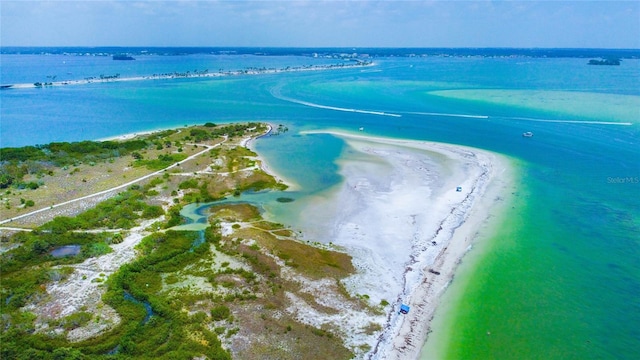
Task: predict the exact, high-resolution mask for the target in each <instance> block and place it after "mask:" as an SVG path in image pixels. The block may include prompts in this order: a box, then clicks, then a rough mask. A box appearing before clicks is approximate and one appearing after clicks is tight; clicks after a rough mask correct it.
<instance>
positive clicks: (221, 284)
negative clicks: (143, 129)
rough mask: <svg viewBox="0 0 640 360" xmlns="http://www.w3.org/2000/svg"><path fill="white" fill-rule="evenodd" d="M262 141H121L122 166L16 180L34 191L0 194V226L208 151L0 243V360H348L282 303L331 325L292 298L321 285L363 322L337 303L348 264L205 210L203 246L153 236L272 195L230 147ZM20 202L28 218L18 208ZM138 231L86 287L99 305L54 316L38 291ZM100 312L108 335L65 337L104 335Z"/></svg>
mask: <svg viewBox="0 0 640 360" xmlns="http://www.w3.org/2000/svg"><path fill="white" fill-rule="evenodd" d="M249 129H252V130H249ZM263 131H264V127H261V126H256V125H255V124H253V125H245V127H244V128H242V127H241V126H238V125H232V126H230V127H216V126H199V127H192V128H183V129H178V130H173V131H163V132H160V133H156V134H151V135H146V136H144V137H141V138H138V139H134V140H132V141H135V143H134V144H135V145H136V147H135V151H132V152H131V153H129V154H127V155H125V156H119V157H115V156H114V157H112V158H104V159H103V160H104V161H93V162H92V163H91V164H89V163H88V162H85V160H86V159H84V160H83V158H82V157H80V155H77V156H76V157H75V158H74V161H75V163H74V164H73V165H72V166H68V165H64V166H61V167H58V168H56V167H53V168H51V167H50V168H48V169H49V171H47V172H46V173H35V172H34V173H31V174H26V175H24V177H22V178H21V180H20V181H22V182H25V181H26V182H27V183H28V182H30V181H35V180H38V181H40V182H41V184H40V185H39V186H38V187H35V186H34V188H28V187H26V188H18V187H15V186H13V185H10V186H8V187H6V188H5V189H3V191H4V194H3V199H2V201H3V204H5V210H7V211H3V212H2V216H3V218H5V217H10V216H15V215H18V214H21V213H25V212H28V211H30V210H31V209H33V208H38V206H39V205H41V204H48V206H50V204H55V203H59V202H61V201H66V200H70V199H73V198H77V197H79V196H83V195H88V194H90V193H93V192H97V191H101V190H105V189H108V188H110V187H113V186H118V185H120V184H124V183H127V182H129V181H131V180H133V179H136V178H138V177H140V176H143V175H145V174H149V173H151V172H152V171H154V170H155V169H157V168H159V165H158V162H156V161H155V160H153V161H151V160H150V159H158V160H161V161H166V162H165V163H163V164H162V166H168V165H170V164H171V163H173V162H175V161H179V160H180V159H184V158H186V157H187V156H189V155H190V154H195V153H197V152H199V151H201V150H202V149H203V147H202V145H205V144H206V145H209V146H213V145H217V147H216V148H215V149H213V150H211V151H208V152H206V153H205V154H203V155H202V156H200V157H197V158H195V159H192V160H190V161H186V162H184V163H182V164H181V165H180V166H179V167H176V168H174V169H171V170H170V171H167V172H163V173H162V174H160V175H158V176H155V177H153V178H150V179H147V180H145V181H143V182H140V183H137V184H135V185H131V186H129V187H128V189H127V190H122V191H120V193H119V194H117V195H116V196H111V197H110V198H109V199H107V200H106V201H96V202H95V203H92V202H90V201H87V202H82V203H78V204H76V205H74V206H77V208H74V209H73V211H74V212H75V213H74V215H73V216H60V215H61V214H60V213H59V212H56V211H55V210H51V213H50V214H46V215H43V216H42V217H40V216H39V217H37V218H34V219H30V220H25V221H24V222H23V223H22V224H29V225H30V226H31V227H33V228H34V229H36V231H34V232H32V233H17V234H9V233H6V232H5V233H3V238H2V240H3V241H4V242H5V243H7V242H8V243H10V244H13V245H17V247H15V248H13V249H11V250H8V251H6V252H5V253H3V254H2V256H1V257H0V266H2V270H3V271H2V272H1V273H0V280H1V281H0V305H1V309H0V311H1V316H0V328H1V329H2V331H1V332H0V342H1V343H2V348H1V349H0V358H3V359H4V358H15V359H22V358H25V359H27V358H40V359H58V358H64V359H67V358H68V359H73V358H83V359H93V358H108V359H118V358H134V359H135V358H158V359H193V358H196V357H200V356H206V357H207V358H209V359H228V358H230V357H231V356H233V357H235V358H247V359H253V358H270V357H273V358H278V359H299V358H305V359H326V358H331V359H348V358H351V357H353V353H352V351H351V350H349V349H347V348H346V347H345V346H344V344H343V343H342V340H341V338H340V336H338V335H340V333H339V332H338V329H334V328H331V327H327V326H319V327H314V326H310V325H308V324H304V323H302V322H300V321H298V320H296V317H295V315H294V314H293V313H292V312H291V306H292V304H291V300H290V298H289V297H290V296H291V295H292V294H295V296H296V297H297V298H300V299H303V300H304V301H306V302H308V303H309V304H310V306H312V307H314V309H316V310H317V311H321V312H326V313H332V312H335V310H334V309H330V308H327V307H326V306H323V305H320V304H319V303H318V302H316V301H315V296H317V294H313V293H311V292H309V290H308V289H305V288H304V286H303V283H304V282H305V281H313V280H318V279H328V280H327V281H329V283H330V284H331V285H330V286H328V287H326V289H325V291H326V293H327V294H332V296H337V297H339V298H341V299H342V301H343V302H344V303H348V304H350V305H349V306H351V307H352V308H363V307H364V306H365V305H363V303H362V301H361V300H360V299H357V298H356V299H351V298H349V296H348V294H347V293H346V291H344V288H343V287H342V286H341V283H340V279H343V278H344V277H346V276H349V275H350V274H353V272H354V268H353V266H352V264H351V258H350V257H349V256H348V255H346V254H344V253H341V252H337V251H333V250H330V249H325V248H321V247H314V246H310V245H308V244H304V243H301V242H299V241H297V240H296V239H295V238H294V237H293V235H294V232H293V231H291V230H290V229H288V228H286V227H285V226H283V225H282V224H275V223H270V222H267V221H264V220H263V219H262V218H261V216H260V212H259V211H258V209H256V208H255V207H253V206H250V205H247V204H234V205H220V206H215V207H213V208H212V212H211V214H212V215H211V217H210V221H211V223H212V226H211V227H210V228H209V229H207V230H206V231H205V232H204V234H203V238H201V236H200V234H198V233H197V232H176V231H171V230H168V231H165V230H162V229H166V228H168V227H170V226H172V225H175V224H176V223H179V222H180V221H181V218H180V216H179V215H178V211H179V209H180V208H181V206H183V205H185V204H187V203H189V202H198V201H208V200H211V199H215V198H219V197H222V196H229V195H233V194H234V193H238V192H241V191H245V190H248V189H252V190H261V189H269V188H276V189H281V188H283V185H282V184H279V183H278V182H277V181H276V180H275V179H273V178H272V177H271V176H269V175H268V174H266V173H264V172H263V171H261V170H260V169H259V168H258V167H257V165H258V164H257V163H256V161H257V160H256V154H255V153H253V152H251V151H250V150H248V149H245V148H242V147H239V146H238V143H239V140H241V139H243V138H245V137H247V136H255V135H257V134H261V133H262V132H263ZM225 134H226V135H230V136H226V137H223V135H225ZM195 140H198V142H199V144H198V145H195V144H193V141H195ZM141 141H142V142H141ZM90 145H91V144H83V146H85V147H86V146H90ZM143 145H144V146H143ZM92 146H93V145H92ZM110 146H111V145H110ZM114 146H115V145H114ZM132 147H133V145H132ZM91 148H93V149H98V150H99V149H100V147H91ZM98 150H95V151H98ZM31 151H32V150H29V153H30V154H31V156H36V155H33V154H32V153H31ZM17 154H19V152H17ZM13 156H18V155H16V153H15V152H14V154H13ZM145 159H147V160H146V162H145ZM15 161H16V163H15V164H16V165H20V164H19V162H18V160H15ZM25 161H27V160H25ZM28 161H36V160H33V158H32V159H30V160H28ZM65 166H66V167H65ZM229 170H230V171H229ZM83 179H84V180H83ZM65 189H66V190H65ZM69 189H70V190H69ZM20 198H24V199H25V200H27V199H28V200H33V202H34V203H35V204H34V206H32V207H27V206H26V205H27V204H26V201H24V203H20ZM7 204H8V205H7ZM73 211H72V212H73ZM145 220H152V221H155V223H154V224H153V225H151V226H148V227H147V231H148V232H149V234H148V235H147V236H145V237H144V239H143V240H142V241H140V242H139V244H138V245H137V252H138V254H139V255H138V257H137V258H136V259H135V260H134V261H133V262H132V263H128V264H126V265H124V266H122V267H120V268H119V270H117V271H115V272H114V273H113V274H111V275H110V276H108V279H107V277H106V276H103V275H104V274H102V275H100V276H99V277H98V278H97V279H96V281H99V282H100V285H97V286H99V287H100V288H101V289H103V290H102V291H103V292H104V294H103V296H102V299H101V300H98V302H97V303H90V304H87V306H83V307H81V308H80V309H79V310H77V311H75V312H73V313H71V314H65V315H64V316H63V315H60V310H59V309H58V310H55V309H56V307H55V306H53V307H52V306H51V304H52V303H53V304H63V303H64V299H52V298H51V296H50V294H49V289H50V286H52V285H54V284H55V285H56V286H63V285H64V284H66V283H67V282H68V281H70V280H69V279H71V278H73V277H74V276H75V278H80V277H79V276H77V275H78V272H79V271H85V270H83V269H82V267H79V266H78V265H79V264H80V263H82V261H84V260H86V259H90V258H99V257H100V256H101V255H103V254H105V253H108V252H110V251H111V249H112V247H113V246H114V245H115V244H119V243H121V242H123V241H126V238H127V231H126V230H127V229H131V228H132V227H134V226H137V225H139V224H140V223H141V222H142V221H145ZM220 222H229V223H235V224H236V225H237V226H235V227H234V232H233V234H230V235H227V236H222V235H221V233H220V230H219V227H218V225H217V224H219V223H220ZM202 240H204V241H202ZM62 245H80V246H81V251H80V253H79V254H78V255H71V256H66V257H61V258H54V257H52V256H51V250H52V249H54V248H56V247H59V246H62ZM100 259H103V258H100ZM283 272H286V273H287V274H288V275H287V276H283ZM307 279H310V280H307ZM87 281H88V280H87ZM56 306H59V305H56ZM47 309H48V310H47ZM109 309H115V312H117V317H118V318H119V322H116V321H115V320H114V321H112V322H111V323H110V324H111V325H109V326H108V327H106V328H104V330H102V331H100V332H98V333H96V334H94V335H92V336H89V337H88V338H82V339H81V340H71V339H70V338H69V337H68V336H69V334H70V333H71V332H73V331H78V330H82V329H85V328H90V327H91V325H93V324H103V323H105V319H104V318H103V317H105V316H107V314H108V313H109V311H107V310H109ZM103 310H104V311H103ZM149 312H151V314H149ZM56 314H57V315H56ZM371 329H375V325H371ZM371 331H373V330H371ZM222 343H225V346H226V347H227V348H228V349H229V351H225V350H223V348H222V346H221V344H222ZM109 352H113V353H114V355H108V353H109Z"/></svg>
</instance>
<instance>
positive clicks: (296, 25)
mask: <svg viewBox="0 0 640 360" xmlns="http://www.w3.org/2000/svg"><path fill="white" fill-rule="evenodd" d="M0 31H1V32H0V44H1V45H2V46H285V47H288V46H291V47H338V46H339V47H367V46H371V47H571V48H640V1H550V0H546V1H484V0H483V1H480V0H478V1H397V0H396V1H365V0H359V1H355V0H353V1H290V0H289V1H287V0H285V1H244V0H235V1H210V0H207V1H186V0H182V1H162V0H155V1H151V0H147V1H129V0H127V1H124V0H114V1H95V0H92V1H89V0H85V1H68V0H50V1H29V0H26V1H24V0H21V1H6V0H2V1H0Z"/></svg>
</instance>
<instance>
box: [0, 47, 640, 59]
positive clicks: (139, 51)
mask: <svg viewBox="0 0 640 360" xmlns="http://www.w3.org/2000/svg"><path fill="white" fill-rule="evenodd" d="M0 52H1V53H2V54H34V55H35V54H68V55H90V56H113V55H116V54H123V53H126V54H129V55H130V56H136V55H188V54H215V55H267V56H291V55H296V56H312V57H348V56H350V55H353V54H357V55H359V56H362V55H368V56H370V57H388V56H400V57H412V56H463V57H467V56H483V57H536V58H544V57H548V58H566V57H570V58H618V59H640V49H578V48H575V49H573V48H572V49H563V48H559V49H555V48H370V47H359V48H356V47H349V48H343V47H337V48H280V47H116V46H104V47H15V46H7V47H2V48H1V49H0Z"/></svg>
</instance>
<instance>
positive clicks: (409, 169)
mask: <svg viewBox="0 0 640 360" xmlns="http://www.w3.org/2000/svg"><path fill="white" fill-rule="evenodd" d="M306 133H307V134H309V133H310V132H306ZM313 133H329V134H332V135H334V136H337V137H339V138H341V139H343V140H344V141H345V142H346V143H347V145H348V146H349V148H350V150H349V151H348V152H347V153H346V154H345V155H344V156H342V157H341V159H340V160H339V165H340V174H341V175H342V176H343V177H344V181H343V182H342V183H341V184H340V185H338V186H337V187H335V188H333V189H331V190H329V191H327V192H326V193H324V194H320V195H318V196H316V197H314V198H312V199H310V200H308V201H307V205H306V208H305V214H308V216H305V217H304V218H303V219H302V220H300V224H296V226H300V227H301V229H302V231H303V234H304V236H305V237H309V238H311V239H314V240H320V241H323V242H326V243H329V242H331V243H332V244H335V245H337V246H339V247H342V248H344V249H345V250H346V251H347V252H348V253H349V254H350V255H352V257H353V263H354V265H355V267H356V269H357V273H356V274H355V275H353V276H351V277H349V278H347V279H345V280H343V284H344V286H345V288H346V289H347V290H348V291H349V292H350V293H351V294H352V295H357V296H366V298H367V299H368V300H369V302H370V304H371V305H372V306H376V305H378V304H381V303H382V304H385V303H389V305H388V306H386V307H385V314H384V315H383V316H382V317H378V318H375V319H370V320H371V321H375V322H379V323H380V322H382V323H381V324H380V325H381V326H382V330H381V331H379V332H377V333H376V334H373V335H371V337H370V338H369V339H367V340H366V342H367V344H368V345H369V346H370V351H369V352H368V353H367V354H364V356H363V358H367V359H412V358H417V357H418V355H419V353H420V350H421V347H422V345H423V343H424V341H425V339H426V337H427V335H428V333H429V331H430V321H431V319H432V317H433V313H434V311H435V309H436V308H437V306H438V301H439V298H440V296H441V295H442V293H443V292H444V290H445V289H446V288H447V286H448V284H449V283H450V282H451V281H452V279H453V275H454V271H455V268H456V267H457V265H458V263H459V262H460V260H461V258H462V257H463V256H464V254H465V253H466V252H467V251H468V250H469V249H470V248H471V246H472V243H473V241H474V240H477V239H476V238H477V234H478V231H479V229H480V228H481V227H483V226H485V225H486V223H487V222H488V220H489V218H490V217H493V216H494V215H495V212H496V209H497V208H501V207H500V206H499V205H500V204H502V203H504V201H503V200H502V199H503V198H502V197H501V195H503V194H504V193H505V192H506V191H510V188H511V186H512V180H511V179H512V174H511V167H510V163H509V160H508V159H507V158H505V157H502V156H500V155H498V154H495V153H491V152H488V151H484V150H480V149H475V148H469V147H463V146H457V145H449V144H442V143H434V142H426V141H413V140H398V139H389V138H381V137H372V136H366V135H364V134H357V133H356V134H352V133H347V132H341V131H322V132H313ZM492 221H493V220H492ZM401 304H406V305H409V306H410V311H409V313H408V314H400V313H399V309H400V305H401ZM301 320H302V321H304V318H302V319H301ZM360 340H362V339H360ZM351 345H352V346H353V345H357V344H351ZM348 346H349V344H348Z"/></svg>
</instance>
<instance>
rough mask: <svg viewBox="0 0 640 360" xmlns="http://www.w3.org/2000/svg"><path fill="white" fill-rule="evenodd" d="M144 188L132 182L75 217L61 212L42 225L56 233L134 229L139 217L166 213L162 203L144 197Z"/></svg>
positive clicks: (151, 217) (42, 228) (45, 229)
mask: <svg viewBox="0 0 640 360" xmlns="http://www.w3.org/2000/svg"><path fill="white" fill-rule="evenodd" d="M144 192H145V189H143V188H141V187H139V186H132V187H130V188H129V190H128V191H125V192H122V193H120V194H118V196H115V197H113V198H111V199H109V200H106V201H103V202H102V203H100V204H98V205H97V206H96V207H95V208H93V209H90V210H88V211H86V212H84V213H82V214H80V215H78V216H76V217H75V218H70V217H66V216H59V217H56V218H54V219H53V220H52V221H50V222H48V223H46V224H44V225H42V226H41V227H40V229H41V230H44V231H51V232H53V233H56V234H60V233H64V232H67V231H70V230H79V229H85V230H86V229H96V228H107V229H131V228H132V227H133V226H135V225H136V221H137V220H139V219H153V218H156V217H158V216H160V215H163V214H164V210H163V209H162V207H160V206H157V205H147V204H146V203H145V202H144V201H143V200H144V199H145V198H146V195H145V193H144Z"/></svg>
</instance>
